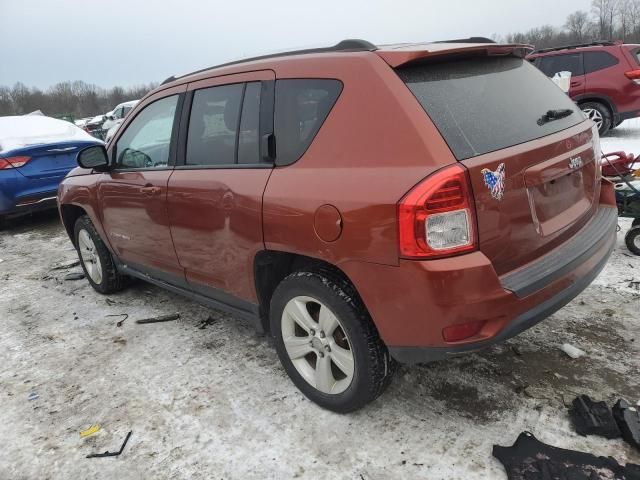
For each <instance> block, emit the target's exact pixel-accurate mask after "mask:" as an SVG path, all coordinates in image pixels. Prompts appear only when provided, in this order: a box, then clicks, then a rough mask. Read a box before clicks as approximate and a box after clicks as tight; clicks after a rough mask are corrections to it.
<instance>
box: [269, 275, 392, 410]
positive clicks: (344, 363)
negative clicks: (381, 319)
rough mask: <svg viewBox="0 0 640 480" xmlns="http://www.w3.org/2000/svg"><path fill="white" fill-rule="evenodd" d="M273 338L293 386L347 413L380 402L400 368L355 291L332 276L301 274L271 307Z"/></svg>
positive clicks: (288, 280)
mask: <svg viewBox="0 0 640 480" xmlns="http://www.w3.org/2000/svg"><path fill="white" fill-rule="evenodd" d="M271 332H272V334H273V336H274V339H275V344H276V350H277V352H278V356H279V358H280V361H281V362H282V365H283V366H284V369H285V370H286V372H287V374H288V375H289V377H290V378H291V380H292V381H293V383H294V384H295V385H296V386H297V387H298V388H299V389H300V390H301V391H302V393H304V394H305V395H306V396H307V397H308V398H309V399H311V400H312V401H314V402H315V403H317V404H318V405H320V406H321V407H323V408H326V409H328V410H333V411H334V412H339V413H346V412H350V411H353V410H357V409H358V408H361V407H363V406H364V405H366V404H367V403H369V402H371V401H373V400H374V399H375V398H377V397H378V396H379V395H380V394H381V393H382V392H383V391H384V389H385V388H386V387H387V386H388V384H389V382H390V380H391V376H392V373H393V371H394V367H395V364H394V362H393V360H392V359H391V358H390V356H389V353H388V351H387V348H386V347H385V346H384V344H383V343H382V341H381V340H380V337H379V336H378V332H377V331H376V329H375V327H374V325H373V323H372V321H371V318H370V317H369V315H368V313H367V311H366V309H365V307H364V305H363V304H362V302H361V301H360V300H359V299H358V296H357V294H356V292H355V291H354V289H353V287H352V286H351V285H350V284H349V283H348V282H346V281H344V280H342V279H340V278H337V277H335V276H333V275H331V274H330V273H326V272H323V273H315V272H296V273H293V274H291V275H289V276H288V277H287V278H285V279H284V280H283V281H282V282H281V283H280V285H278V288H277V289H276V291H275V292H274V294H273V298H272V301H271Z"/></svg>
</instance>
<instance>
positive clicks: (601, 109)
mask: <svg viewBox="0 0 640 480" xmlns="http://www.w3.org/2000/svg"><path fill="white" fill-rule="evenodd" d="M589 109H593V110H597V111H598V113H599V114H600V115H601V116H602V125H601V126H600V128H599V129H598V132H599V133H600V136H601V137H603V136H604V135H606V134H607V132H608V131H609V130H610V129H611V126H612V125H613V120H612V118H611V111H610V110H609V108H608V107H607V106H606V105H603V104H602V103H600V102H584V103H581V104H580V110H582V111H585V110H589Z"/></svg>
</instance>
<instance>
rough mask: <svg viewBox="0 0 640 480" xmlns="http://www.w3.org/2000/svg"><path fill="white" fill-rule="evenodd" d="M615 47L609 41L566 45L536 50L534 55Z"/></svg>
mask: <svg viewBox="0 0 640 480" xmlns="http://www.w3.org/2000/svg"><path fill="white" fill-rule="evenodd" d="M613 45H615V43H614V42H610V41H609V40H598V41H596V42H589V43H577V44H575V45H564V46H562V47H553V48H541V49H540V50H536V51H535V52H533V53H546V52H556V51H558V50H572V49H574V48H582V47H597V46H603V47H611V46H613Z"/></svg>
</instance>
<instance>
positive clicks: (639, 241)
mask: <svg viewBox="0 0 640 480" xmlns="http://www.w3.org/2000/svg"><path fill="white" fill-rule="evenodd" d="M624 241H625V243H626V244H627V248H628V249H629V251H630V252H631V253H634V254H636V255H640V225H638V226H636V227H631V228H630V229H629V231H628V232H627V234H626V235H625V236H624Z"/></svg>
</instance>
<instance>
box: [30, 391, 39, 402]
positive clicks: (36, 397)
mask: <svg viewBox="0 0 640 480" xmlns="http://www.w3.org/2000/svg"><path fill="white" fill-rule="evenodd" d="M39 396H40V395H38V394H37V393H36V392H31V393H30V394H29V396H28V397H27V399H28V400H29V401H30V402H32V401H34V400H37V399H38V397H39Z"/></svg>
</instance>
